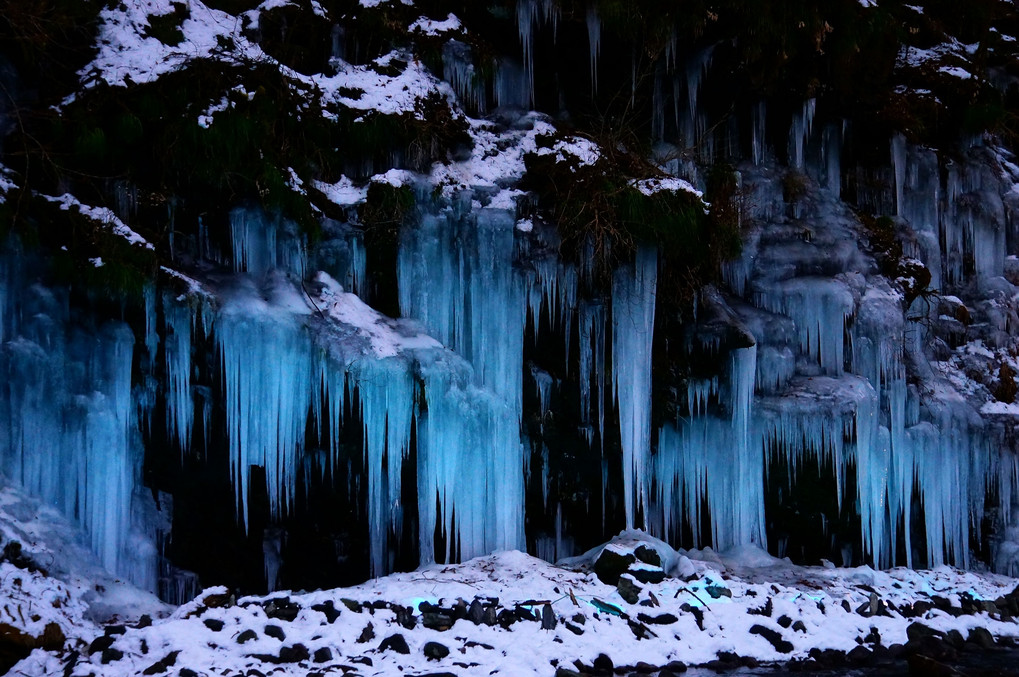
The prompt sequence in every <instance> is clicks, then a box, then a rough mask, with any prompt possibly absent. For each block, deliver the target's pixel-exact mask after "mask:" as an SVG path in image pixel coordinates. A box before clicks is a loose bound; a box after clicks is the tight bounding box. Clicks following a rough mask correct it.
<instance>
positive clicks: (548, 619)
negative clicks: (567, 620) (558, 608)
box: [541, 604, 559, 630]
mask: <svg viewBox="0 0 1019 677" xmlns="http://www.w3.org/2000/svg"><path fill="white" fill-rule="evenodd" d="M558 624H559V621H557V620H556V617H555V612H554V611H552V605H551V604H545V606H543V607H542V608H541V629H542V630H555V628H556V625H558Z"/></svg>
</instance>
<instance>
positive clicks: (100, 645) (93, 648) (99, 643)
mask: <svg viewBox="0 0 1019 677" xmlns="http://www.w3.org/2000/svg"><path fill="white" fill-rule="evenodd" d="M2 631H3V630H2V628H0V632H2ZM114 641H116V638H115V637H113V636H112V635H102V636H101V637H96V638H95V639H93V640H92V643H91V644H89V645H88V653H89V655H90V656H91V655H92V654H94V653H98V652H100V651H105V650H106V649H109V648H110V647H111V646H113V642H114Z"/></svg>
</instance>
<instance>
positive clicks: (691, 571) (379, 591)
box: [15, 531, 1019, 677]
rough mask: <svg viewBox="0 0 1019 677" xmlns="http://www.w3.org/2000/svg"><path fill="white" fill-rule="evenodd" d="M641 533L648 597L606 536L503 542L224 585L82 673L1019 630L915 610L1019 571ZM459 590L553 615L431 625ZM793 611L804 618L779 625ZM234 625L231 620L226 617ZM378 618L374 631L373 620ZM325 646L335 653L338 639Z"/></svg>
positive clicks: (763, 650) (48, 658)
mask: <svg viewBox="0 0 1019 677" xmlns="http://www.w3.org/2000/svg"><path fill="white" fill-rule="evenodd" d="M641 544H643V545H647V546H649V547H651V548H652V549H654V550H655V551H656V552H658V553H659V556H660V557H661V558H662V563H663V569H664V570H665V571H666V572H667V573H668V574H669V576H668V577H666V578H665V580H663V581H662V582H661V583H652V584H640V587H641V588H642V589H641V591H640V593H639V602H640V603H639V604H630V603H628V602H626V601H625V600H623V599H622V598H621V597H620V595H619V593H618V591H617V589H616V588H615V586H610V585H606V584H605V583H602V582H601V581H600V580H598V579H597V578H596V577H595V576H594V575H593V574H592V573H590V570H589V567H590V565H591V563H592V562H593V560H594V559H595V558H596V557H597V555H598V554H599V553H600V551H601V549H602V548H596V549H594V550H592V551H591V552H590V553H588V554H587V555H584V556H582V557H579V558H574V559H573V560H571V561H570V562H568V563H566V562H564V563H563V565H562V566H555V565H551V564H549V563H546V562H543V561H541V560H538V559H535V558H533V557H530V556H528V555H525V554H523V553H521V552H517V551H502V552H497V553H494V554H492V555H487V556H484V557H479V558H476V559H472V560H470V561H467V562H465V563H463V564H460V565H452V566H441V565H430V566H424V567H421V568H420V569H418V570H417V571H414V572H410V573H405V574H394V575H390V576H387V577H384V578H380V579H376V580H373V581H370V582H368V583H365V584H363V585H359V586H355V587H351V588H345V589H342V590H323V591H319V592H313V593H302V594H293V593H285V592H277V593H274V594H271V595H268V596H264V597H241V598H239V599H237V600H236V602H235V603H234V602H233V601H232V600H230V601H227V602H226V603H225V604H224V603H223V601H222V600H223V599H225V598H226V596H227V595H228V591H227V590H226V589H225V588H212V589H209V590H206V591H205V593H204V594H203V595H202V596H201V597H199V598H198V599H196V600H194V601H193V602H190V603H188V604H186V605H184V606H182V607H180V608H179V609H177V610H176V612H175V613H173V615H172V616H170V617H169V618H166V619H163V620H157V621H156V622H155V623H153V624H152V625H151V626H149V627H139V628H128V629H127V631H126V632H125V633H124V634H121V635H115V636H114V639H113V645H112V648H114V649H116V650H117V651H120V652H123V656H122V657H121V658H118V659H114V660H108V659H103V657H102V656H101V655H100V652H96V653H93V654H91V655H80V656H79V657H78V658H77V662H76V663H73V664H71V666H70V667H69V668H68V670H69V671H68V673H67V674H70V675H84V674H89V673H91V674H102V675H109V676H111V677H113V676H118V675H134V674H139V673H141V672H142V671H144V670H146V669H147V668H148V667H149V666H151V665H152V664H153V663H155V662H157V661H160V660H162V659H163V658H164V657H166V656H168V655H171V654H173V655H174V656H175V658H176V662H175V667H176V668H178V669H183V668H187V669H189V670H195V671H198V672H207V671H212V670H215V671H216V672H217V673H219V672H225V673H230V674H244V673H246V672H248V671H250V670H251V669H258V670H263V671H264V670H266V669H271V670H272V671H273V673H274V674H281V675H290V674H294V675H297V674H300V675H303V674H306V673H307V672H308V670H309V667H310V664H311V661H310V657H309V659H305V660H304V661H302V662H287V661H279V660H278V659H276V656H277V655H280V650H281V648H283V647H296V646H297V645H301V646H303V647H305V648H306V649H307V651H308V652H309V654H316V656H317V657H316V658H315V661H316V663H317V665H316V667H317V668H318V669H320V670H329V669H330V668H331V667H332V666H339V665H341V664H347V665H350V664H359V663H360V664H365V665H369V666H370V669H371V674H376V675H397V674H407V673H417V672H420V671H429V672H435V671H446V672H450V671H452V672H455V674H460V675H467V676H469V675H479V676H480V675H489V674H492V672H493V671H496V672H499V673H502V672H506V673H507V674H548V673H549V672H550V671H551V670H553V669H554V667H555V666H556V665H562V666H568V667H572V662H573V661H574V660H580V661H582V662H583V663H585V664H587V665H591V664H592V663H593V661H594V659H595V658H596V657H598V655H599V654H603V653H605V654H608V655H609V656H610V657H611V659H612V660H613V662H614V664H615V665H616V666H627V665H628V666H635V665H636V664H637V663H638V662H640V661H643V662H645V663H649V664H651V665H665V664H667V663H668V662H669V661H673V660H679V661H682V662H684V663H685V664H693V665H698V664H704V663H707V662H709V661H712V660H715V659H716V658H717V657H718V654H719V653H720V652H725V651H735V652H738V653H739V655H741V656H749V657H754V658H756V659H758V660H759V661H765V662H768V661H780V660H788V659H790V658H805V657H806V656H807V655H808V653H809V652H810V650H811V649H814V648H818V649H822V650H823V649H836V650H839V651H849V650H851V649H854V648H856V647H857V646H858V642H860V641H862V638H864V637H868V636H870V637H872V636H873V635H871V633H872V629H874V630H876V631H877V632H878V634H879V636H880V638H881V642H882V644H883V645H885V646H889V645H892V644H895V643H899V644H902V643H905V641H906V639H907V637H906V627H907V626H908V625H909V624H910V623H913V622H916V621H919V622H921V623H923V624H924V625H927V626H928V627H930V628H933V629H935V630H938V631H941V632H947V631H949V630H958V631H960V632H961V633H962V634H963V636H964V637H965V636H966V635H967V634H968V633H969V631H970V630H971V629H972V628H974V627H986V628H987V629H988V630H989V631H990V632H991V633H992V634H993V635H995V636H1000V637H1016V636H1017V635H1019V629H1017V626H1016V625H1015V624H1014V623H1013V622H1011V621H1005V620H1004V619H1003V618H999V617H998V616H997V615H996V614H988V613H987V612H983V611H981V612H977V613H974V614H972V615H970V614H958V615H957V614H949V613H947V612H945V611H942V610H940V609H938V608H936V607H934V608H930V609H929V610H927V611H923V612H921V613H920V616H919V617H918V618H910V617H906V616H905V615H903V613H900V610H901V612H906V611H907V610H909V609H910V608H911V607H912V606H913V604H914V603H917V602H927V603H928V605H929V606H930V607H933V605H932V604H930V602H931V600H932V597H934V596H941V597H944V598H945V599H947V600H948V602H949V603H951V604H952V605H954V606H955V607H956V608H958V607H959V604H960V603H961V601H962V595H963V594H966V595H969V597H970V598H973V599H975V600H994V599H997V598H998V597H1001V596H1003V595H1006V594H1009V593H1011V591H1012V590H1013V588H1015V586H1016V580H1015V579H1011V578H1007V577H1004V576H994V575H989V574H983V575H978V574H972V573H965V572H961V571H958V570H955V569H950V568H948V567H940V568H938V569H934V570H929V571H911V570H905V569H893V570H890V571H887V572H879V571H874V570H873V569H870V568H869V567H858V568H851V569H839V568H828V567H800V566H794V565H791V564H789V563H788V562H787V561H784V560H777V559H775V558H773V557H770V556H768V555H766V554H765V553H763V552H761V551H760V550H757V549H755V548H752V547H744V548H740V549H734V550H729V551H725V552H722V553H715V552H713V551H711V550H710V549H707V550H704V551H676V550H673V549H672V548H670V547H669V546H668V545H666V544H664V543H662V542H661V541H657V540H656V539H652V538H650V537H648V536H647V535H645V534H643V533H641V532H637V531H630V532H624V533H622V534H620V535H619V536H618V537H617V538H616V539H614V540H613V542H612V543H610V544H608V545H607V546H605V547H609V548H612V549H615V550H617V551H620V552H624V553H625V552H630V551H632V549H633V548H634V547H635V546H638V545H641ZM47 582H48V579H42V580H35V579H33V580H31V585H33V586H35V587H34V588H33V592H36V594H38V595H40V596H41V598H45V596H46V595H55V594H61V593H62V592H63V590H62V589H61V588H60V587H59V585H57V584H54V583H52V582H49V587H46V585H47ZM875 598H876V599H878V600H879V603H880V605H879V608H882V609H884V611H882V612H879V613H877V614H876V615H871V614H870V613H868V612H865V611H864V610H865V609H867V608H869V607H870V606H872V605H873V603H874V599H875ZM458 600H463V603H464V607H463V609H464V612H461V614H462V615H466V609H467V605H471V604H475V603H476V604H478V605H480V606H479V611H480V609H482V608H484V607H485V606H490V605H497V606H496V607H495V608H496V609H497V610H514V609H518V610H522V611H518V613H517V616H518V617H519V615H520V614H521V613H525V612H528V613H532V614H535V615H536V616H537V618H538V619H539V620H516V621H515V622H512V624H509V625H506V624H500V623H493V624H491V625H488V624H485V623H482V622H472V621H471V620H470V619H469V618H465V617H460V618H458V619H455V620H454V618H455V617H454V618H451V619H450V621H449V622H450V623H451V627H450V628H449V629H448V630H442V629H439V628H441V627H442V626H435V625H434V624H432V623H431V621H428V623H429V625H431V627H427V626H426V625H425V622H426V618H425V616H426V614H425V611H424V610H425V609H428V608H429V607H428V606H426V605H436V606H438V607H439V608H440V611H439V613H450V612H449V611H446V610H447V609H450V608H451V607H454V606H455V605H456V604H457V603H458ZM272 603H275V604H292V605H296V608H297V615H296V618H294V620H292V621H288V620H285V619H283V618H280V617H279V616H270V615H269V614H270V613H271V611H270V608H271V606H272ZM766 608H767V610H766V611H764V609H766ZM330 609H335V611H332V612H331V613H332V617H329V616H327V611H330ZM857 609H860V611H857ZM500 613H501V612H500ZM666 614H669V616H666ZM542 616H550V617H551V618H554V620H555V626H554V627H552V628H551V629H542V623H541V622H540V619H541V617H542ZM781 616H786V617H788V618H789V619H790V621H791V623H789V624H781V623H779V622H777V620H776V619H778V618H779V617H781ZM478 619H479V620H480V617H478ZM656 621H657V622H656ZM76 622H77V619H76ZM568 624H569V626H568ZM635 624H639V625H642V626H643V627H644V628H645V629H646V631H647V632H646V633H644V634H645V637H644V639H640V640H638V639H637V637H636V636H635V633H636V632H637V631H635V630H633V629H632V628H633V627H634V626H635ZM800 624H802V625H800ZM220 625H221V626H222V627H221V629H218V630H217V629H213V628H215V627H219V626H220ZM270 625H275V626H276V627H277V628H279V629H280V630H282V632H283V634H284V637H285V638H284V639H283V640H280V639H276V638H275V637H273V636H270V635H269V634H266V629H267V628H268V626H270ZM790 625H793V626H794V627H790ZM754 626H764V627H766V628H770V629H772V630H774V631H775V632H776V633H778V635H779V636H780V637H782V638H783V639H785V640H786V641H788V642H790V646H791V651H790V652H789V653H779V652H778V651H777V650H776V649H775V647H774V646H772V644H771V643H770V642H768V641H766V640H765V639H764V638H763V637H761V636H759V635H758V634H756V633H755V632H752V628H754ZM369 627H370V628H371V632H370V633H369V632H366V628H369ZM571 628H572V629H571ZM796 628H798V629H796ZM71 629H72V630H76V631H77V632H78V633H79V636H80V635H85V637H86V638H87V636H88V635H87V633H88V632H89V631H91V632H95V633H96V634H98V633H97V630H98V629H96V628H94V626H89V625H87V624H84V625H80V626H79V625H72V626H71ZM248 630H250V631H252V632H251V633H248V634H249V635H250V634H253V635H254V637H253V638H252V639H250V640H247V641H245V642H244V643H243V644H242V643H240V642H238V641H237V639H236V638H238V637H239V636H240V634H241V633H242V632H244V631H248ZM397 633H398V634H400V635H402V636H403V637H404V638H405V640H406V643H407V646H408V649H409V653H407V654H400V653H396V652H394V651H387V650H384V649H382V648H381V646H380V645H381V643H382V641H383V640H384V639H385V638H387V637H389V636H391V635H393V634H397ZM365 637H367V638H368V639H367V640H365ZM871 641H872V640H867V642H866V643H867V644H869V643H870V642H871ZM427 642H438V643H440V644H442V645H443V646H445V647H447V648H449V649H451V651H450V653H449V655H448V656H446V657H443V658H439V659H428V658H426V656H425V654H424V646H425V644H426V643H427ZM325 648H328V649H329V652H328V653H325V652H323V651H322V650H323V649H325ZM364 658H368V659H370V663H366V662H365V661H364ZM63 667H64V666H63V664H62V663H61V659H60V658H59V657H58V656H57V655H56V654H53V653H46V652H43V651H36V652H34V653H33V654H32V655H31V656H29V657H28V658H27V659H25V660H24V661H22V662H21V663H20V664H18V666H17V667H16V668H15V670H16V674H24V675H44V674H52V673H54V672H59V671H60V670H61V669H62V668H63Z"/></svg>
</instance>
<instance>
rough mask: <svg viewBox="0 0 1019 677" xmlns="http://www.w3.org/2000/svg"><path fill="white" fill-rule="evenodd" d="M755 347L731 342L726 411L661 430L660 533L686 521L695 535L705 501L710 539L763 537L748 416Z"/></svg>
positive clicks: (756, 446)
mask: <svg viewBox="0 0 1019 677" xmlns="http://www.w3.org/2000/svg"><path fill="white" fill-rule="evenodd" d="M756 355H757V347H756V346H751V347H750V348H741V349H738V350H734V351H733V352H732V354H731V357H730V362H729V373H728V384H727V386H728V398H727V401H726V405H727V409H728V411H729V418H728V419H725V418H720V417H718V416H716V415H705V414H700V415H694V416H691V418H690V419H689V420H687V421H683V422H681V423H679V424H677V425H672V424H670V425H666V426H664V427H663V428H661V429H660V430H659V432H658V453H657V454H656V456H655V458H654V466H653V467H654V478H655V487H656V488H657V494H656V498H657V506H658V510H659V512H660V516H659V517H658V518H657V519H656V520H655V523H656V524H658V525H660V526H659V527H658V528H660V529H661V530H662V536H663V537H664V536H674V535H678V534H679V533H680V532H681V529H682V527H683V523H684V522H685V523H686V525H687V526H688V528H689V529H690V531H691V533H692V535H693V540H694V543H695V544H697V545H698V546H700V545H705V544H706V543H705V540H704V537H703V535H702V534H701V532H700V528H701V524H702V522H703V517H702V515H701V509H702V506H704V505H706V506H707V508H708V511H709V513H710V515H711V544H712V545H713V547H714V548H715V549H724V548H728V547H731V546H733V545H736V544H746V543H757V544H759V545H762V546H763V545H765V536H764V533H765V532H764V456H763V453H762V450H761V442H760V439H759V437H758V434H757V432H756V431H755V429H754V426H753V424H752V420H753V403H754V396H753V394H754V381H755V378H756V376H755V374H756V371H757V366H756V359H757V358H756Z"/></svg>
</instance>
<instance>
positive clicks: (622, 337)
mask: <svg viewBox="0 0 1019 677" xmlns="http://www.w3.org/2000/svg"><path fill="white" fill-rule="evenodd" d="M657 275H658V252H657V251H656V250H654V249H650V248H642V249H640V250H639V251H638V253H637V261H636V264H635V267H634V268H623V269H620V270H619V271H617V272H616V274H615V275H614V277H613V281H612V318H613V320H612V376H613V387H614V390H615V396H616V403H617V407H618V409H619V430H620V436H621V442H622V447H623V495H624V501H623V503H624V506H625V509H626V528H627V529H632V528H633V527H634V525H635V519H636V515H637V511H638V510H640V511H641V512H642V513H643V514H644V515H647V488H648V486H647V479H648V478H647V471H648V464H649V462H650V458H651V351H652V345H653V342H654V325H655V298H656V292H657Z"/></svg>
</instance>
